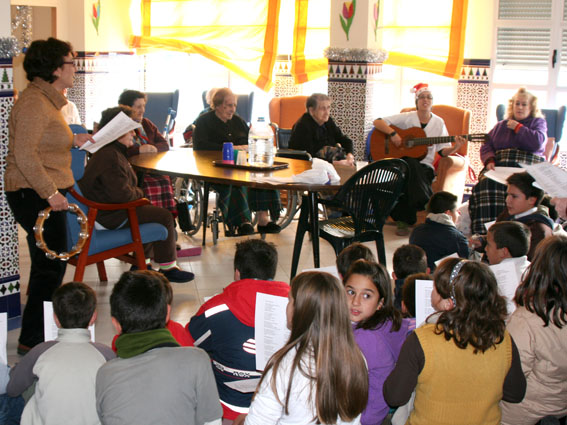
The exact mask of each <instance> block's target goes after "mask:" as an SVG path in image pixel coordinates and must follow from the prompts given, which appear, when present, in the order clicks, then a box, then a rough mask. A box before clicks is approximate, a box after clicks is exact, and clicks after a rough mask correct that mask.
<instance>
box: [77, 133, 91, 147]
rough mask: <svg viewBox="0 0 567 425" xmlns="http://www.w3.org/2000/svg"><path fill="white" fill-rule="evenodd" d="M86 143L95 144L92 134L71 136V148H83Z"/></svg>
mask: <svg viewBox="0 0 567 425" xmlns="http://www.w3.org/2000/svg"><path fill="white" fill-rule="evenodd" d="M87 141H89V142H91V143H96V142H95V140H94V139H93V136H92V134H88V133H84V134H74V135H73V146H77V147H78V148H80V147H81V146H83V145H84V144H85V143H87Z"/></svg>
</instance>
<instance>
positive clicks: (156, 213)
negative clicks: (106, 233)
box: [78, 106, 195, 282]
mask: <svg viewBox="0 0 567 425" xmlns="http://www.w3.org/2000/svg"><path fill="white" fill-rule="evenodd" d="M121 111H122V112H124V113H125V114H126V115H128V116H130V117H131V116H132V110H131V109H130V108H129V107H127V106H117V107H114V108H109V109H107V110H105V111H103V113H102V117H101V120H100V125H99V129H101V128H103V127H104V126H105V125H106V124H108V123H109V122H110V121H111V120H112V119H113V118H114V117H115V116H116V115H118V114H119V113H120V112H121ZM134 134H135V132H134V131H129V132H128V133H126V134H124V135H123V136H121V137H119V138H118V139H117V140H115V141H114V142H112V143H109V144H108V145H106V146H104V147H103V148H101V149H100V150H98V151H97V152H96V153H95V154H94V155H93V156H92V158H91V159H90V160H89V162H88V163H87V166H86V168H85V174H84V176H83V178H82V179H81V180H80V181H79V182H78V184H79V187H80V188H81V190H82V192H83V194H84V195H85V197H86V198H88V199H90V200H92V201H95V202H102V203H108V204H118V203H122V202H130V201H135V200H136V199H140V198H143V197H144V193H143V191H142V189H140V188H139V187H138V179H137V178H136V174H135V173H134V171H133V170H132V167H131V166H130V163H129V162H128V159H127V151H128V148H129V147H131V146H132V144H133V137H134ZM136 214H137V215H138V220H139V222H140V224H142V223H160V224H162V225H164V226H165V227H166V228H167V232H168V235H167V239H166V240H164V241H158V242H153V243H152V244H147V245H145V246H144V250H145V253H146V263H148V265H149V261H150V260H149V258H150V257H151V254H152V250H153V259H154V261H155V262H156V263H158V264H159V271H160V272H161V273H163V274H164V276H165V277H166V278H167V279H168V280H169V281H170V282H189V281H191V280H193V278H194V277H195V276H194V274H193V273H191V272H187V271H184V270H181V269H180V268H179V267H177V261H176V250H175V236H176V235H175V224H174V221H173V216H172V215H171V213H170V212H169V211H168V210H166V209H165V208H160V207H156V206H154V205H144V206H141V207H138V208H136ZM97 222H98V223H100V224H101V225H103V226H104V227H106V228H107V229H116V228H119V227H122V226H125V225H127V224H128V222H127V216H126V211H124V210H120V211H99V213H98V216H97ZM149 267H150V268H151V266H149Z"/></svg>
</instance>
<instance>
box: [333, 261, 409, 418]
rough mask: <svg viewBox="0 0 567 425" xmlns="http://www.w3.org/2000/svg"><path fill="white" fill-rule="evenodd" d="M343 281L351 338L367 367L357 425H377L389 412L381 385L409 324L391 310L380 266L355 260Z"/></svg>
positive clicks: (388, 286)
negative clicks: (363, 403) (365, 400)
mask: <svg viewBox="0 0 567 425" xmlns="http://www.w3.org/2000/svg"><path fill="white" fill-rule="evenodd" d="M343 282H344V285H345V289H346V293H347V300H348V304H349V310H350V320H351V321H352V322H353V329H354V337H355V339H356V342H357V344H358V346H359V347H360V350H361V351H362V354H364V357H365V358H366V362H367V364H368V380H369V388H368V404H367V406H366V409H365V410H364V412H362V418H361V421H360V423H361V424H362V425H380V424H381V423H382V421H383V420H384V419H385V418H386V416H387V415H388V411H389V407H388V405H387V404H386V402H385V401H384V396H383V395H382V386H383V385H384V381H385V380H386V378H387V377H388V375H389V374H390V372H391V371H392V370H393V369H394V366H395V365H396V362H397V360H398V355H399V354H400V349H401V347H402V344H403V343H404V341H405V339H406V336H407V334H408V332H409V326H410V322H409V320H408V319H402V315H401V313H400V312H399V311H398V310H396V309H395V308H394V303H393V294H392V285H391V282H390V278H389V276H388V271H387V270H386V268H385V267H384V266H382V265H380V264H377V263H373V262H370V261H366V260H357V261H355V262H354V263H352V265H351V266H350V267H349V269H348V272H347V274H346V276H345V277H344V281H343Z"/></svg>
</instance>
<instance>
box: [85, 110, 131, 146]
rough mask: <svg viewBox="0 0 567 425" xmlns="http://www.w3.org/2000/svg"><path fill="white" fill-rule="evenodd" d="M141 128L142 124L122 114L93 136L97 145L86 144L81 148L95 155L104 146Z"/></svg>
mask: <svg viewBox="0 0 567 425" xmlns="http://www.w3.org/2000/svg"><path fill="white" fill-rule="evenodd" d="M140 127H142V124H140V123H139V122H136V121H134V120H133V119H132V118H130V117H129V116H128V115H126V114H125V113H124V112H120V113H119V114H118V115H116V116H115V117H114V118H113V119H112V121H110V122H109V123H108V124H106V125H105V126H104V127H103V128H102V129H101V130H99V131H97V132H96V134H95V135H94V136H93V139H94V140H95V141H96V143H91V142H86V143H85V144H84V145H83V146H81V149H84V150H86V151H87V152H90V153H95V152H96V151H98V150H99V149H100V148H102V147H103V146H106V145H108V144H109V143H111V142H114V141H115V140H116V139H118V138H119V137H121V136H123V135H124V134H126V133H128V132H129V131H131V130H134V129H135V128H140Z"/></svg>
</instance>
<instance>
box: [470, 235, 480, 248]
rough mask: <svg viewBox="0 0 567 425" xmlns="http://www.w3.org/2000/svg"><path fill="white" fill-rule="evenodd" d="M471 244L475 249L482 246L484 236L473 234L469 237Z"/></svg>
mask: <svg viewBox="0 0 567 425" xmlns="http://www.w3.org/2000/svg"><path fill="white" fill-rule="evenodd" d="M469 245H470V246H471V248H473V249H479V248H482V236H480V235H472V236H471V237H470V238H469Z"/></svg>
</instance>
